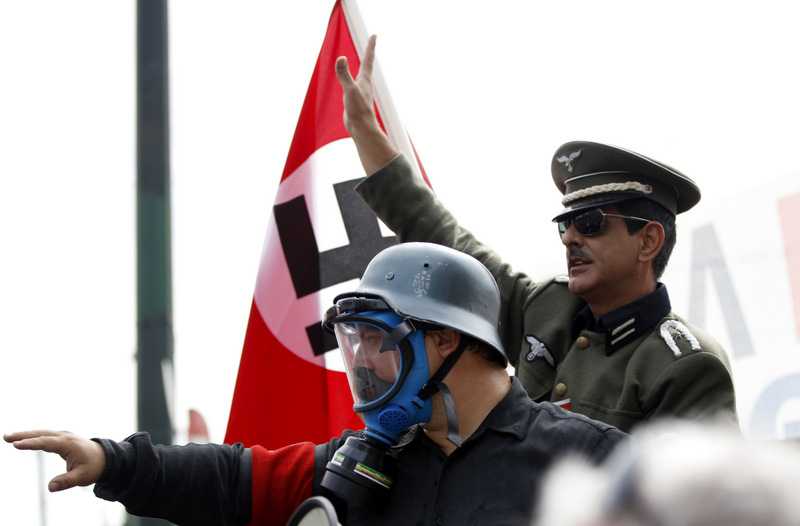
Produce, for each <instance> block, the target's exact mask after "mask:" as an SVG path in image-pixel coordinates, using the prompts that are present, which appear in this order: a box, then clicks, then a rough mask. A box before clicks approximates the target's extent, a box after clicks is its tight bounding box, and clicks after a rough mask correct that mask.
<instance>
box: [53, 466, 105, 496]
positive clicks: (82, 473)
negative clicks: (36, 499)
mask: <svg viewBox="0 0 800 526" xmlns="http://www.w3.org/2000/svg"><path fill="white" fill-rule="evenodd" d="M100 474H102V471H101V472H100V473H99V474H98V473H97V472H96V469H95V468H94V466H91V465H87V464H80V465H78V466H76V467H75V468H73V469H70V470H69V471H67V472H66V473H62V474H61V475H58V476H57V477H53V480H51V481H50V483H49V484H48V485H47V489H48V490H50V491H51V492H56V491H63V490H65V489H70V488H74V487H75V486H88V485H90V484H94V483H95V482H97V480H98V479H99V478H100Z"/></svg>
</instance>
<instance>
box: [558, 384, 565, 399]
mask: <svg viewBox="0 0 800 526" xmlns="http://www.w3.org/2000/svg"><path fill="white" fill-rule="evenodd" d="M556 394H557V395H558V396H564V395H565V394H567V386H566V385H565V384H558V385H556Z"/></svg>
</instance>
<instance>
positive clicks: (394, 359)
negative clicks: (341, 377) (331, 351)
mask: <svg viewBox="0 0 800 526" xmlns="http://www.w3.org/2000/svg"><path fill="white" fill-rule="evenodd" d="M334 332H335V333H336V339H337V340H338V342H339V348H340V349H341V351H342V356H343V358H344V365H345V369H346V371H347V378H348V380H349V382H350V389H351V391H352V393H353V400H354V401H355V409H356V410H359V408H365V407H366V406H368V405H370V404H372V403H373V402H376V401H378V400H380V399H381V398H382V397H384V396H385V395H386V394H387V393H389V391H391V389H392V386H394V384H395V383H397V380H398V377H399V376H400V372H401V370H402V360H401V356H400V350H399V349H398V348H397V345H396V344H395V343H393V342H392V339H391V338H390V337H389V334H388V333H387V332H386V331H385V330H383V329H381V328H379V327H376V326H375V325H371V324H369V323H363V322H345V323H336V324H334Z"/></svg>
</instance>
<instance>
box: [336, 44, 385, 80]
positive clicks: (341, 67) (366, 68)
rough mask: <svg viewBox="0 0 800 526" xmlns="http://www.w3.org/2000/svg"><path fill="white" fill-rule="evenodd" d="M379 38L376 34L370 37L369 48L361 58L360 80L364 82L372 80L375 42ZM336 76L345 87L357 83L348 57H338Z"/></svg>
mask: <svg viewBox="0 0 800 526" xmlns="http://www.w3.org/2000/svg"><path fill="white" fill-rule="evenodd" d="M377 38H378V37H377V36H376V35H372V36H370V37H369V41H368V42H367V49H366V50H365V51H364V57H363V58H362V60H361V68H359V70H358V77H357V79H358V80H362V79H363V81H364V82H367V83H371V82H372V68H373V67H374V65H375V43H376V41H377ZM336 78H338V79H339V83H340V84H341V85H342V87H343V88H345V89H347V88H348V87H351V86H353V85H354V84H355V83H356V81H357V79H355V78H353V75H352V74H351V73H350V68H349V63H348V60H347V57H339V58H337V59H336Z"/></svg>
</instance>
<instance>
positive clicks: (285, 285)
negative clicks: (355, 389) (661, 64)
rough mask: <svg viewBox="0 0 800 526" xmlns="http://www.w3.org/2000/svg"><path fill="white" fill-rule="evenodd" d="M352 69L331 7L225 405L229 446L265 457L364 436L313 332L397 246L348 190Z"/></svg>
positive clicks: (334, 362) (323, 339) (352, 165)
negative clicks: (356, 433)
mask: <svg viewBox="0 0 800 526" xmlns="http://www.w3.org/2000/svg"><path fill="white" fill-rule="evenodd" d="M342 55H344V56H347V58H348V61H349V64H350V67H351V71H352V72H353V73H354V74H355V73H356V72H357V71H358V68H359V66H360V60H359V57H358V53H357V52H356V49H355V46H354V44H353V38H351V33H350V31H349V29H348V25H347V21H346V19H345V16H344V13H343V10H342V6H341V5H340V2H339V1H337V2H336V4H335V6H334V9H333V12H332V14H331V18H330V22H329V24H328V29H327V33H326V36H325V40H324V42H323V44H322V49H321V51H320V54H319V58H318V59H317V64H316V67H315V68H314V73H313V75H312V78H311V82H310V85H309V88H308V92H307V94H306V98H305V102H304V103H303V108H302V111H301V113H300V118H299V120H298V124H297V128H296V130H295V135H294V139H293V140H292V145H291V147H290V150H289V154H288V157H287V160H286V165H285V167H284V171H283V175H282V177H281V182H280V186H279V188H278V193H277V196H276V199H275V205H274V206H273V213H272V215H271V217H270V222H269V226H268V231H267V235H266V240H265V242H264V248H263V251H262V256H261V263H260V267H259V271H258V277H257V281H256V289H255V293H254V296H253V303H252V307H251V311H250V318H249V322H248V326H247V332H246V335H245V341H244V345H243V349H242V357H241V361H240V365H239V372H238V376H237V380H236V386H235V390H234V394H233V401H232V404H231V412H230V417H229V420H228V429H227V432H226V435H225V442H226V443H229V444H231V443H235V442H242V443H244V444H245V445H246V446H252V445H255V444H258V445H261V446H264V447H266V448H268V449H275V448H278V447H282V446H284V445H288V444H292V443H297V442H302V441H312V442H315V443H320V442H326V441H328V440H330V438H331V437H334V436H339V435H340V434H341V431H342V430H343V429H346V428H348V429H361V428H362V427H363V424H362V422H361V420H360V418H359V417H358V416H357V415H356V414H355V413H353V410H352V407H353V399H352V395H351V394H350V389H349V387H348V384H347V378H346V375H345V373H344V368H343V367H342V364H341V357H340V355H339V351H338V350H337V348H336V341H335V339H334V338H333V337H332V336H330V335H328V334H326V333H325V332H324V331H323V330H322V328H321V320H322V315H323V313H324V311H325V309H327V307H328V306H330V305H332V304H333V298H334V296H335V295H336V294H338V293H341V292H346V291H350V290H353V288H354V287H355V286H356V285H357V283H358V278H359V277H360V276H361V274H362V273H363V271H364V269H365V268H366V265H367V263H368V262H369V260H370V259H371V258H372V256H374V255H375V254H376V253H377V252H379V251H380V250H382V249H383V248H386V247H387V246H389V245H391V244H394V243H396V239H395V238H394V236H393V235H391V233H390V232H388V231H387V230H385V229H382V228H381V226H380V224H379V222H378V220H377V219H376V218H375V216H374V215H373V214H372V213H371V212H370V211H369V209H367V207H366V206H365V205H364V204H363V203H362V202H361V201H360V199H359V198H358V196H357V195H356V194H355V192H353V190H352V188H353V187H354V186H355V184H356V183H357V182H358V181H359V180H360V179H361V178H363V173H364V172H363V168H362V167H361V165H360V162H359V160H358V154H357V152H356V150H355V146H354V144H353V143H352V140H351V139H350V138H349V135H348V133H347V131H346V130H345V128H344V124H343V122H342V114H343V112H344V106H343V102H342V90H341V86H340V85H339V82H338V80H337V78H336V73H335V70H334V67H335V61H336V58H337V57H339V56H342Z"/></svg>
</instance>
